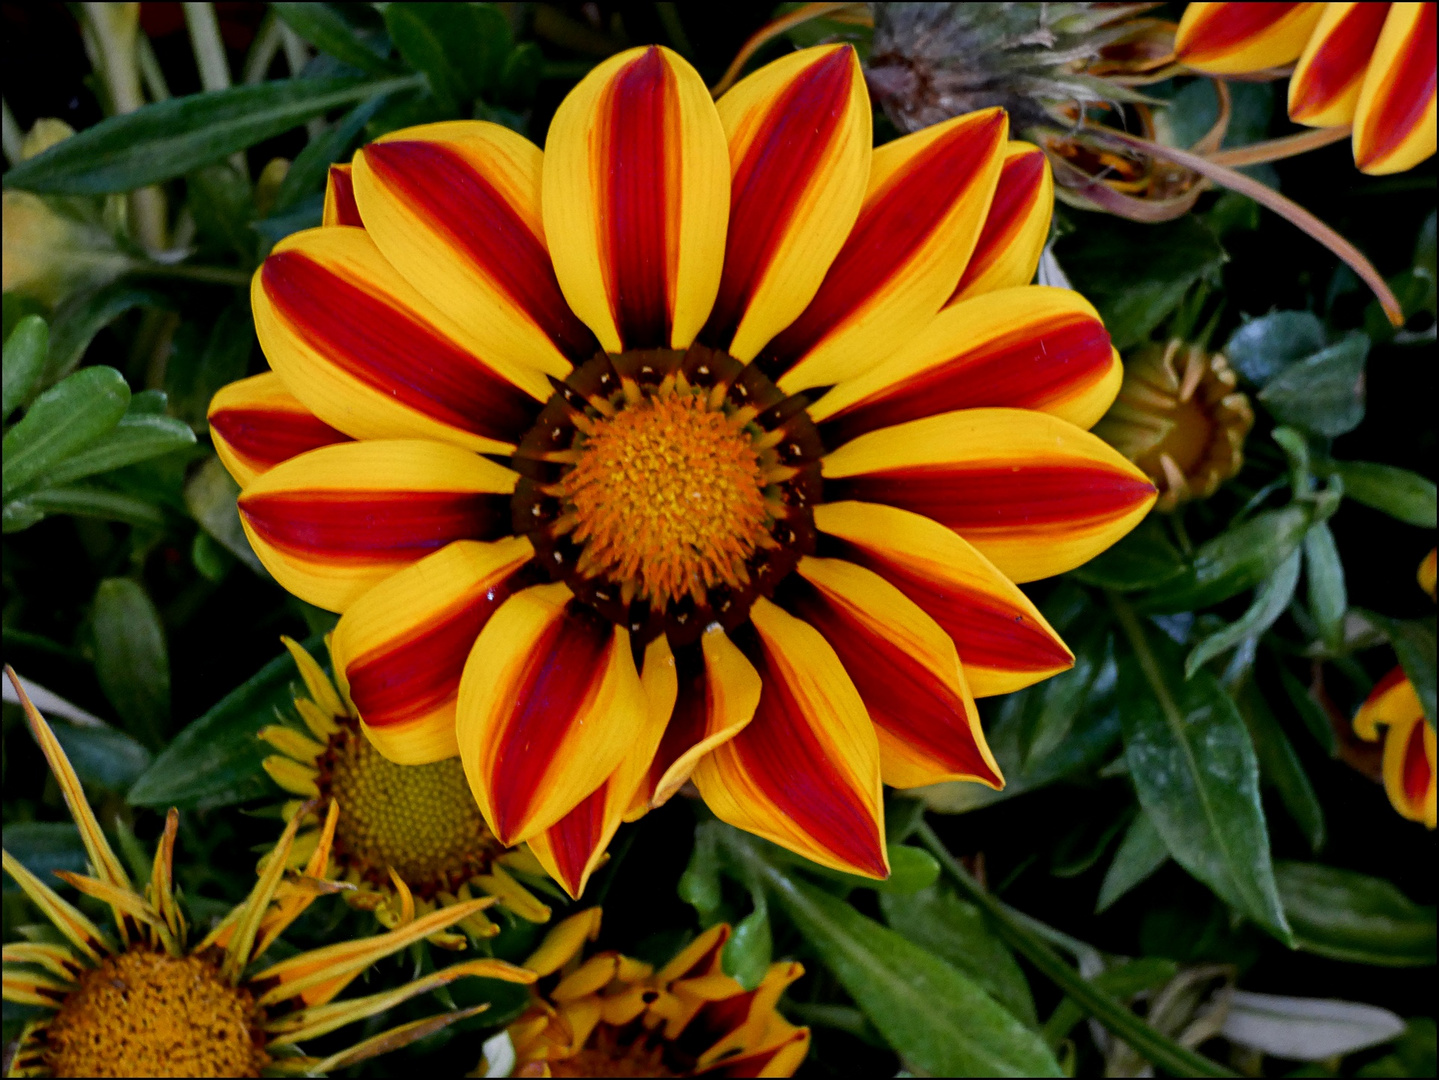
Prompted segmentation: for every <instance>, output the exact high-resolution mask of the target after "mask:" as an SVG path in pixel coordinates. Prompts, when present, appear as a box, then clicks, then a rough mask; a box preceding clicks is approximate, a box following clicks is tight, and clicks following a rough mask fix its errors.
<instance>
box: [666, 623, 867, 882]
mask: <svg viewBox="0 0 1439 1080" xmlns="http://www.w3.org/2000/svg"><path fill="white" fill-rule="evenodd" d="M750 620H751V626H752V627H753V632H752V633H751V632H749V631H748V630H745V629H743V628H742V630H741V631H737V632H736V637H737V638H738V639H739V640H737V641H736V644H738V645H739V646H740V648H741V649H742V650H743V651H744V652H745V655H746V657H747V658H748V659H749V661H750V663H751V664H752V665H753V666H754V668H755V670H756V671H757V672H758V673H759V677H760V681H761V685H762V687H763V689H762V690H761V692H760V698H759V705H758V707H757V708H756V709H755V715H754V719H753V720H752V721H750V723H749V724H748V725H747V726H746V727H745V729H744V730H743V731H741V732H740V733H739V734H737V735H736V736H735V737H734V738H732V739H730V740H729V741H728V742H724V743H721V744H720V745H719V746H717V747H716V748H715V749H714V751H713V752H711V753H710V754H709V755H707V756H706V757H704V758H702V759H701V760H700V763H699V765H698V766H697V767H696V768H695V771H694V781H695V784H696V786H697V787H698V788H699V790H700V794H701V795H703V796H704V800H705V803H706V804H707V805H708V806H709V808H710V809H711V810H713V811H714V812H715V815H716V816H717V817H719V818H721V819H722V820H724V821H727V822H729V823H730V824H731V825H734V826H737V827H738V828H741V829H745V830H747V831H749V832H752V833H757V834H758V835H760V836H763V837H764V838H765V839H767V840H772V841H774V842H775V843H777V844H780V845H782V846H784V847H787V848H789V849H790V850H791V851H794V852H797V853H799V854H801V855H803V856H804V857H805V858H807V859H812V860H813V861H815V862H817V863H819V864H820V865H822V866H829V867H833V868H835V869H837V870H844V871H847V872H849V873H853V874H862V875H864V876H866V877H874V878H883V877H886V876H887V875H888V874H889V857H888V855H887V854H886V852H885V847H884V805H883V803H882V801H881V798H880V776H879V743H878V740H877V739H876V737H875V734H874V725H873V724H871V723H870V721H869V716H868V715H867V714H866V713H865V709H864V702H863V701H862V700H861V699H860V696H859V692H858V691H857V690H856V689H855V687H854V682H853V681H852V680H851V679H850V677H849V675H848V674H847V673H846V672H845V669H844V665H843V664H841V663H840V660H839V657H837V656H836V655H835V652H834V649H832V648H831V647H830V645H829V643H828V642H826V641H825V639H824V638H823V637H822V636H821V635H820V633H819V631H817V630H816V629H815V628H814V627H812V626H810V625H809V624H808V623H806V622H804V621H802V620H800V619H796V618H795V617H794V616H793V615H790V614H788V613H787V612H785V611H783V610H781V609H780V608H778V607H776V606H775V605H774V604H772V603H771V602H769V601H768V600H765V599H764V598H760V599H759V600H757V601H756V602H755V605H754V607H753V608H752V609H751V610H750ZM746 638H747V639H748V640H745V639H746Z"/></svg>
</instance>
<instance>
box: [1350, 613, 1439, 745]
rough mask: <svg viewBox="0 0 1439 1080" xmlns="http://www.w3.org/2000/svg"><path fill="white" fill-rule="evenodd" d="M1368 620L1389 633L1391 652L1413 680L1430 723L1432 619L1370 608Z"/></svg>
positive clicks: (1432, 677) (1433, 715)
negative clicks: (1394, 616)
mask: <svg viewBox="0 0 1439 1080" xmlns="http://www.w3.org/2000/svg"><path fill="white" fill-rule="evenodd" d="M1364 614H1365V617H1366V618H1368V619H1369V621H1370V622H1372V623H1374V624H1375V625H1376V626H1378V627H1379V628H1380V629H1381V630H1383V631H1384V633H1386V634H1387V635H1389V644H1391V645H1393V646H1394V655H1395V656H1397V657H1398V658H1399V664H1400V666H1401V667H1403V668H1404V674H1405V675H1407V676H1408V677H1409V681H1410V682H1411V683H1413V684H1414V692H1415V693H1416V694H1418V695H1419V704H1420V705H1422V706H1423V707H1424V715H1425V717H1426V718H1427V719H1428V720H1429V724H1430V726H1431V727H1432V726H1433V725H1434V719H1435V701H1434V698H1435V671H1434V667H1435V652H1436V648H1435V633H1434V619H1433V617H1432V616H1431V617H1430V618H1427V619H1389V618H1386V617H1384V616H1383V615H1376V614H1374V613H1373V612H1372V611H1367V612H1365V613H1364Z"/></svg>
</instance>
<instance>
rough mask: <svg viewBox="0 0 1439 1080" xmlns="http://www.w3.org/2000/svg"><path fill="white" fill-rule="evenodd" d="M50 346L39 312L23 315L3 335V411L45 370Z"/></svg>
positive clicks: (27, 392)
mask: <svg viewBox="0 0 1439 1080" xmlns="http://www.w3.org/2000/svg"><path fill="white" fill-rule="evenodd" d="M49 348H50V328H49V327H48V326H46V325H45V320H44V319H42V318H40V316H39V315H27V316H25V318H23V319H21V320H20V321H19V322H18V323H16V324H15V329H14V330H12V331H11V332H10V336H9V337H7V338H6V339H5V359H4V363H5V369H4V370H5V411H4V413H3V414H0V418H3V419H5V420H8V419H10V414H11V413H12V412H14V411H15V410H16V409H18V408H19V407H20V406H21V405H23V404H25V402H27V401H29V400H30V395H31V394H33V393H34V392H35V387H36V385H37V384H38V383H39V382H40V374H41V372H43V371H44V370H45V354H46V352H47V350H48V349H49Z"/></svg>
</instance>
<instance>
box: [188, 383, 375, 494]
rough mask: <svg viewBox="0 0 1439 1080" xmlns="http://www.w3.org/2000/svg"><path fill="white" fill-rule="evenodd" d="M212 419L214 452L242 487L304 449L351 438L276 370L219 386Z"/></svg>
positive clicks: (212, 401) (213, 404) (211, 407)
mask: <svg viewBox="0 0 1439 1080" xmlns="http://www.w3.org/2000/svg"><path fill="white" fill-rule="evenodd" d="M209 421H210V438H211V439H212V440H213V441H214V443H215V453H216V454H218V455H219V457H220V461H221V462H223V463H224V466H225V468H226V469H228V470H229V471H230V475H231V476H233V477H234V478H235V483H237V484H239V485H240V486H241V487H244V486H245V485H246V484H248V483H249V482H250V481H251V480H253V479H254V478H255V477H257V476H259V475H260V473H262V472H266V471H267V470H269V469H272V468H274V467H275V466H276V465H278V464H279V463H280V462H282V461H288V460H289V459H290V458H292V457H295V456H296V455H298V454H303V453H304V452H305V451H306V450H314V449H316V448H318V447H321V446H329V445H331V444H333V443H340V442H349V441H350V437H349V436H348V435H345V434H344V433H342V432H339V431H336V430H335V429H334V428H332V427H331V426H330V425H329V424H327V423H325V422H324V421H323V420H321V419H320V418H319V417H318V416H316V415H315V414H314V413H312V412H311V411H310V410H309V409H307V408H305V406H304V405H302V404H300V401H299V399H298V398H296V397H295V395H294V394H292V393H290V392H289V391H288V390H286V389H285V384H284V382H283V381H282V380H281V378H280V376H278V375H276V374H275V373H274V372H273V371H267V372H265V373H264V374H263V375H252V376H251V377H250V378H248V379H239V380H237V381H235V382H232V383H230V384H229V385H227V386H224V387H221V389H220V391H219V392H218V393H217V394H216V395H215V396H214V397H213V398H211V399H210V412H209Z"/></svg>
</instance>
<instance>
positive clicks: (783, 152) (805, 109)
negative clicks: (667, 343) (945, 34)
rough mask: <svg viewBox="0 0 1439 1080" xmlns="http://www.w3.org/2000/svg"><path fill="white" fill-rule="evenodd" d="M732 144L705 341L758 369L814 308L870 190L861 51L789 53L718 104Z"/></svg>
mask: <svg viewBox="0 0 1439 1080" xmlns="http://www.w3.org/2000/svg"><path fill="white" fill-rule="evenodd" d="M715 104H716V107H717V108H718V110H719V116H720V121H721V123H723V124H724V131H725V137H726V138H727V139H728V141H729V160H730V217H729V241H728V244H727V246H726V249H725V261H724V273H723V275H722V276H721V278H720V288H719V296H718V297H717V298H716V300H715V307H714V312H713V314H712V315H711V316H710V321H709V324H708V326H707V327H706V330H705V333H706V338H707V339H711V338H712V339H713V340H714V341H716V342H717V343H718V344H720V345H721V346H727V348H728V351H729V353H730V354H731V355H732V356H734V357H735V358H736V359H738V360H742V361H746V362H748V361H749V360H752V359H753V358H754V357H755V356H756V355H757V354H758V353H759V351H760V349H761V348H763V347H764V345H765V344H766V343H767V342H768V341H769V340H770V339H771V338H773V337H774V336H775V335H776V334H778V333H779V332H780V331H781V330H783V329H784V328H785V327H787V326H788V325H789V324H790V323H792V322H793V321H794V320H795V319H796V318H797V317H798V316H799V314H800V312H802V311H803V310H804V309H805V308H806V307H808V306H809V302H810V301H811V300H813V299H814V296H815V293H816V292H818V291H819V287H820V282H822V281H823V280H824V276H825V273H826V272H827V271H828V270H829V267H830V264H831V263H832V262H834V258H835V256H836V255H838V254H839V251H840V248H842V247H843V246H844V242H845V239H846V237H848V236H849V232H850V229H851V227H852V226H853V225H854V223H855V219H856V218H857V217H858V216H859V209H860V206H861V205H862V204H863V203H864V193H865V189H866V188H867V187H868V185H869V172H870V158H871V154H872V151H871V141H872V122H871V115H870V103H869V94H868V92H867V91H866V90H865V86H864V75H863V74H862V73H861V71H860V67H859V61H858V60H857V59H856V58H855V54H854V50H853V49H852V48H851V47H850V46H848V45H826V46H820V47H817V48H813V49H804V50H801V51H800V52H796V53H792V54H790V55H789V56H786V57H783V58H781V59H779V60H776V61H774V62H773V63H771V64H768V65H766V66H765V67H763V68H761V69H760V70H759V71H757V72H755V73H754V74H753V75H750V76H749V77H748V78H746V79H744V80H742V81H741V82H740V83H739V84H738V85H737V86H735V87H734V88H733V89H731V90H730V91H729V92H728V93H727V94H725V95H724V97H722V98H720V99H719V101H718V102H716V103H715Z"/></svg>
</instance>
